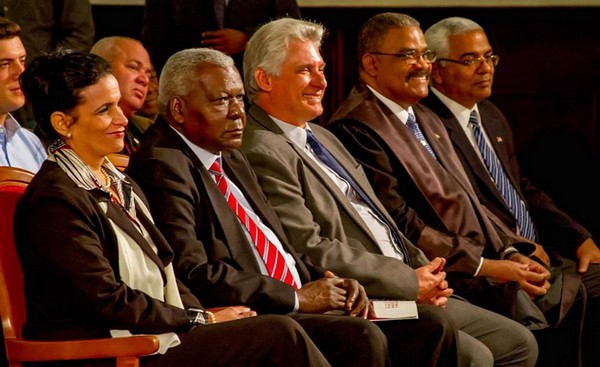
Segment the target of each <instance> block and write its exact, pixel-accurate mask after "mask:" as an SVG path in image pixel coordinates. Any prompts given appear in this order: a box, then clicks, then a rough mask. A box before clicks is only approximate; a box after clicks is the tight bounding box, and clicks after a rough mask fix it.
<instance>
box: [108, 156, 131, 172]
mask: <svg viewBox="0 0 600 367" xmlns="http://www.w3.org/2000/svg"><path fill="white" fill-rule="evenodd" d="M108 159H109V160H110V161H111V162H112V164H114V165H115V167H117V169H119V170H120V171H121V172H123V171H125V168H127V165H128V164H129V156H128V155H126V154H120V153H113V154H109V155H108Z"/></svg>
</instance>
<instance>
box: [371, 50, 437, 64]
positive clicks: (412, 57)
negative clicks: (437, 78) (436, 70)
mask: <svg viewBox="0 0 600 367" xmlns="http://www.w3.org/2000/svg"><path fill="white" fill-rule="evenodd" d="M369 53H370V54H372V55H383V56H394V57H398V58H400V59H403V60H404V62H406V63H407V64H409V65H414V64H416V63H417V62H419V58H421V57H422V58H423V60H425V62H426V63H428V64H431V63H432V62H434V61H435V58H436V54H435V52H433V51H431V50H425V51H423V52H419V51H417V50H410V51H406V52H402V53H397V54H392V53H387V52H369Z"/></svg>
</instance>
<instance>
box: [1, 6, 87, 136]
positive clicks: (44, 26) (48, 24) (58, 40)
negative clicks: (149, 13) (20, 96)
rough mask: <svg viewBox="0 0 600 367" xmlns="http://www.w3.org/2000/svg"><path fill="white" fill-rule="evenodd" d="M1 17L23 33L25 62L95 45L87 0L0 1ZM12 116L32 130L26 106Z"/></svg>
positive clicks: (28, 109) (29, 108)
mask: <svg viewBox="0 0 600 367" xmlns="http://www.w3.org/2000/svg"><path fill="white" fill-rule="evenodd" d="M0 15H1V16H4V17H7V18H8V19H10V20H12V21H14V22H15V23H17V24H18V25H19V26H20V27H21V29H22V30H23V34H22V36H21V41H23V45H24V46H25V50H26V51H27V63H29V61H30V60H33V59H34V58H35V57H36V56H38V55H40V54H42V53H45V52H52V51H54V50H56V49H57V48H65V49H70V50H74V51H80V52H88V51H89V50H90V48H91V47H92V44H93V43H94V35H95V28H94V19H93V18H92V6H91V5H90V2H89V0H61V1H56V0H0ZM14 114H15V115H16V116H17V117H18V119H19V121H21V124H22V125H23V126H25V127H28V128H31V129H33V128H34V127H35V120H34V118H33V113H32V112H31V106H30V105H29V103H26V104H25V105H24V106H23V107H22V108H20V109H19V110H17V111H15V113H14ZM36 132H37V131H36Z"/></svg>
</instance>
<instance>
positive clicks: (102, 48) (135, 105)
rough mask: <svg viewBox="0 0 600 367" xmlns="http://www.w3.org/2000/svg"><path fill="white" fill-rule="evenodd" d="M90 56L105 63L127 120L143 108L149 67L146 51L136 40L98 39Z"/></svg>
mask: <svg viewBox="0 0 600 367" xmlns="http://www.w3.org/2000/svg"><path fill="white" fill-rule="evenodd" d="M90 53H92V54H95V55H98V56H100V57H102V58H104V59H105V60H106V61H108V62H109V63H110V64H111V66H112V68H113V74H114V76H115V78H117V81H118V82H119V89H120V91H121V102H120V105H121V108H122V109H123V113H124V114H125V116H127V118H129V117H131V115H133V114H134V113H135V111H137V110H139V109H140V108H141V107H142V105H143V104H144V100H145V98H146V93H147V92H148V82H149V75H150V70H151V69H152V65H151V63H150V56H149V55H148V51H146V49H145V48H144V46H143V45H142V43H141V42H140V41H138V40H136V39H133V38H128V37H120V36H111V37H105V38H102V39H100V40H99V41H98V42H96V43H95V44H94V46H92V49H91V50H90Z"/></svg>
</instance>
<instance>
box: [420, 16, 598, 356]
mask: <svg viewBox="0 0 600 367" xmlns="http://www.w3.org/2000/svg"><path fill="white" fill-rule="evenodd" d="M425 39H426V41H427V45H428V46H429V48H430V49H431V50H432V51H434V52H436V53H437V55H438V58H437V60H436V62H435V63H434V64H433V69H432V72H431V93H429V96H428V97H427V98H425V99H424V100H423V104H425V105H426V106H428V107H429V108H430V109H431V110H432V111H433V112H435V113H436V114H437V115H438V117H439V118H440V120H442V122H443V123H444V125H445V126H446V129H447V130H448V131H449V132H450V134H449V135H450V138H451V139H452V145H453V146H454V149H455V150H456V152H457V153H458V157H459V158H460V160H461V162H462V165H463V167H464V168H465V171H466V172H467V174H468V177H469V180H470V182H471V184H472V185H473V187H474V188H475V192H476V193H477V196H478V198H479V199H480V200H481V202H482V203H485V206H486V207H487V208H489V209H490V210H491V211H492V212H493V213H494V214H495V215H496V216H497V217H499V218H501V219H502V220H503V222H505V223H506V224H507V225H508V226H509V227H510V228H512V229H513V230H514V231H519V232H522V233H524V235H526V233H525V231H523V227H525V225H524V224H523V221H522V216H519V213H520V212H519V208H517V207H515V206H514V205H512V204H513V203H514V202H516V201H517V202H520V203H522V204H523V210H524V211H525V212H526V214H527V215H530V216H531V220H532V226H534V229H535V230H534V231H531V232H530V233H529V236H530V239H531V240H533V241H536V242H538V243H540V244H541V245H542V246H544V249H545V250H546V251H547V252H548V254H546V253H545V251H544V249H542V248H539V249H538V253H539V256H538V257H539V258H540V259H541V261H544V262H545V263H546V265H550V264H551V263H552V264H558V263H567V262H569V263H572V260H576V261H578V262H579V268H578V270H579V273H581V274H582V280H583V284H584V285H585V287H586V290H587V294H588V301H587V306H586V318H585V323H586V330H585V333H586V334H585V337H584V343H583V345H584V348H585V346H586V344H589V345H588V347H587V348H585V349H584V357H587V359H588V360H589V361H588V364H589V365H590V366H591V365H592V359H593V358H592V357H595V355H596V353H595V351H594V350H593V348H594V346H592V345H591V344H592V343H591V341H593V340H595V339H596V337H597V335H598V333H599V332H600V326H599V325H600V316H598V314H599V311H600V309H599V307H600V303H599V302H600V301H599V297H600V266H599V265H598V264H599V263H600V250H599V249H598V246H597V245H596V243H595V242H594V240H593V239H592V237H591V233H590V232H589V231H588V230H587V229H586V228H584V227H583V226H581V225H580V224H579V223H577V222H576V221H575V220H574V219H573V218H571V217H570V216H569V215H568V214H566V213H565V212H563V211H562V210H561V209H559V208H558V207H557V205H556V204H555V202H554V201H553V200H552V199H551V198H550V197H549V196H548V195H547V194H546V193H544V192H543V191H542V190H540V189H539V188H538V187H537V186H536V185H535V184H534V183H533V182H531V180H529V179H528V178H527V177H525V176H524V175H522V173H521V169H520V167H519V162H518V160H517V156H516V152H515V146H514V137H513V134H512V130H511V126H510V124H509V122H508V120H507V118H506V117H505V116H504V114H503V113H502V112H501V111H500V109H499V108H498V107H497V106H495V105H494V104H493V103H492V102H490V101H489V100H488V99H487V98H489V97H490V96H491V94H492V84H493V80H494V73H495V70H496V67H497V66H498V62H499V56H498V55H496V54H495V53H494V50H493V48H492V46H491V45H490V43H489V41H488V38H487V36H486V34H485V31H484V30H483V28H482V27H481V26H480V25H479V24H477V23H475V22H474V21H472V20H470V19H466V18H460V17H451V18H446V19H443V20H441V21H439V22H437V23H436V24H434V25H432V26H431V27H430V28H429V29H427V31H426V32H425ZM492 160H493V161H492ZM503 183H504V184H503ZM507 188H508V189H509V190H510V192H512V193H514V198H515V199H516V200H512V199H511V198H512V197H513V196H511V193H510V192H509V191H507ZM548 255H549V256H548ZM563 256H564V257H567V258H569V260H567V259H565V258H564V257H563ZM550 261H551V263H550ZM570 269H571V271H572V272H573V273H574V272H575V269H576V268H575V266H574V264H573V266H571V268H570ZM559 330H560V329H559ZM586 338H587V339H588V340H589V341H590V342H588V343H585V340H586ZM561 339H562V338H561ZM557 340H558V338H557ZM576 343H577V339H576V338H572V339H571V340H569V341H568V342H566V341H561V344H562V345H561V346H559V347H558V348H554V347H553V348H552V349H554V350H556V349H557V350H568V349H569V345H573V347H572V348H574V349H575V350H576V349H577V345H576ZM544 358H548V361H549V362H550V361H551V360H552V358H554V360H556V358H555V357H553V355H552V354H550V353H548V354H547V355H544Z"/></svg>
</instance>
